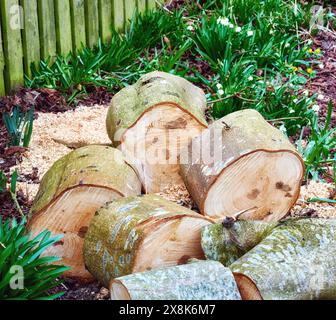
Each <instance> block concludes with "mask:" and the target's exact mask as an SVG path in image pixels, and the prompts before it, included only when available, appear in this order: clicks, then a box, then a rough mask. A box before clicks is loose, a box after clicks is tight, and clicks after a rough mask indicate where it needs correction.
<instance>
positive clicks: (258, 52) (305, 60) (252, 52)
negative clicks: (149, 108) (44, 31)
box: [26, 0, 335, 177]
mask: <svg viewBox="0 0 336 320" xmlns="http://www.w3.org/2000/svg"><path fill="white" fill-rule="evenodd" d="M312 5H314V2H313V1H312V2H310V3H309V4H306V5H302V4H301V2H300V1H296V0H264V1H262V0H234V1H233V0H221V1H216V0H208V1H197V2H195V1H186V4H185V6H184V7H183V8H182V9H181V10H175V11H171V12H167V11H166V10H159V11H157V12H148V13H146V14H144V15H139V14H136V15H135V16H134V17H133V20H132V23H131V26H130V29H129V31H128V32H126V34H124V35H119V34H117V33H116V32H114V33H113V35H112V39H111V42H110V43H101V42H99V43H98V44H97V46H96V47H94V48H92V49H89V48H85V49H83V50H82V51H80V52H78V53H77V54H76V55H72V54H70V55H68V56H67V57H61V56H59V57H57V59H56V61H55V62H54V63H51V62H50V61H42V62H41V63H40V64H39V65H38V66H33V67H32V78H31V79H28V78H27V79H26V84H27V86H28V87H33V88H35V87H48V88H54V89H57V90H60V91H62V92H63V93H64V95H65V96H66V98H67V100H68V102H69V103H70V104H75V103H77V101H78V99H79V98H80V97H81V96H83V95H85V94H86V93H87V92H88V89H90V88H92V87H95V86H97V87H98V86H102V87H105V88H107V90H109V91H111V92H112V93H115V92H117V91H118V90H120V89H121V88H123V87H124V86H127V85H129V84H132V83H134V82H135V81H136V80H137V79H139V77H140V76H142V75H143V74H145V73H147V72H150V71H154V70H161V71H165V72H169V73H172V74H176V75H179V76H183V77H185V78H187V79H188V80H190V81H192V82H194V83H195V84H196V85H199V86H202V87H203V88H206V91H207V92H206V93H207V97H208V102H209V105H211V106H212V107H213V108H212V110H213V116H214V117H215V118H220V117H222V116H225V115H226V114H229V113H231V112H234V111H237V110H241V109H245V108H254V109H256V110H258V111H259V112H260V113H261V114H262V115H263V116H264V117H265V118H266V119H268V120H270V121H271V122H272V123H273V124H274V125H275V126H278V127H279V128H281V129H282V130H283V131H284V132H285V133H286V134H288V135H290V136H294V135H299V134H300V132H301V130H302V128H304V127H305V126H310V125H313V127H314V128H313V132H315V135H313V136H311V137H310V139H312V140H314V141H315V140H316V139H317V138H316V136H320V135H321V130H323V129H322V128H320V124H319V123H318V121H317V120H316V119H317V117H316V114H315V112H314V110H313V108H312V107H313V105H314V104H316V99H315V96H305V95H303V94H302V91H303V88H304V87H305V86H309V83H310V81H312V79H313V78H314V76H315V71H314V70H315V69H316V68H317V65H318V64H319V63H320V62H319V61H320V58H321V55H322V54H323V52H321V53H315V52H312V50H310V49H311V44H310V43H309V42H307V41H306V40H304V39H303V38H302V37H301V35H300V31H301V30H302V29H303V28H305V29H307V30H309V31H310V32H311V34H314V33H315V32H316V30H314V29H312V28H309V21H311V19H312V14H311V7H312ZM327 18H328V19H329V23H331V24H333V23H334V22H335V17H334V16H333V15H331V14H328V15H327ZM198 63H203V64H206V65H207V66H208V68H207V71H206V73H204V71H201V72H200V71H199V70H198V69H197V64H198ZM319 139H320V138H318V141H319ZM319 145H320V144H319V143H318V142H317V143H316V144H314V146H312V143H311V144H309V148H311V149H308V150H301V152H302V153H303V154H304V155H305V159H306V163H307V166H308V176H309V177H311V176H313V177H316V175H318V176H319V175H320V173H324V171H325V170H324V168H323V166H320V165H316V166H315V165H314V164H313V163H316V161H317V162H318V161H320V160H319V158H318V156H315V155H316V154H320V149H319V148H320V147H319ZM331 145H332V143H331ZM315 148H316V149H318V150H316V152H312V151H311V150H314V149H315ZM324 157H325V155H324ZM330 157H331V156H327V157H326V158H328V161H329V160H330ZM331 160H332V159H331ZM314 170H315V171H314Z"/></svg>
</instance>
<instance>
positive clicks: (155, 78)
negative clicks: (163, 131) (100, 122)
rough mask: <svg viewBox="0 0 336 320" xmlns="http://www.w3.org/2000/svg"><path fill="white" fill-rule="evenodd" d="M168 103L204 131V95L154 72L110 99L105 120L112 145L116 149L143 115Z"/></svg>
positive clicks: (187, 84) (197, 90)
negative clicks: (127, 131) (192, 118)
mask: <svg viewBox="0 0 336 320" xmlns="http://www.w3.org/2000/svg"><path fill="white" fill-rule="evenodd" d="M167 103H169V104H173V105H176V107H179V108H181V109H182V110H184V111H185V112H187V113H189V114H191V115H192V116H193V117H194V118H195V119H196V120H197V121H198V122H199V123H200V124H201V125H202V126H204V127H207V122H206V120H205V117H204V111H205V109H206V98H205V95H204V92H203V91H202V90H201V89H199V88H197V87H196V86H194V85H193V84H192V83H190V82H189V81H187V80H185V79H183V78H181V77H177V76H174V75H171V74H169V73H164V72H158V71H155V72H151V73H149V74H147V75H145V76H143V77H142V78H141V79H140V80H139V81H138V82H137V83H135V84H134V85H132V86H129V87H126V88H124V89H123V90H121V91H120V92H119V93H118V94H116V95H115V96H114V98H113V99H112V103H111V107H110V109H109V111H108V115H107V120H106V126H107V132H108V135H109V137H110V139H111V141H112V142H113V143H114V145H115V146H118V145H119V144H120V141H121V138H122V136H123V134H124V133H125V132H126V130H128V129H129V128H131V127H132V126H134V125H135V123H136V122H137V121H138V120H139V119H140V118H141V116H142V115H143V114H144V113H145V112H147V111H149V110H150V109H152V108H153V107H155V106H158V105H160V104H167Z"/></svg>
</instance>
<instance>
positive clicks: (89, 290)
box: [50, 280, 105, 300]
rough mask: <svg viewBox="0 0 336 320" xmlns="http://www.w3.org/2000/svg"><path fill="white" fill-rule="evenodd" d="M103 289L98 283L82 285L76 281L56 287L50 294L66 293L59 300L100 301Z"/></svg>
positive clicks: (68, 281) (66, 282)
mask: <svg viewBox="0 0 336 320" xmlns="http://www.w3.org/2000/svg"><path fill="white" fill-rule="evenodd" d="M101 288H102V286H101V285H100V284H99V283H97V282H94V283H90V284H83V285H81V284H79V283H77V282H75V281H70V280H66V281H65V282H64V285H60V286H58V287H56V288H55V289H54V290H52V291H51V292H50V293H51V294H55V293H58V292H64V295H63V296H62V297H61V298H59V300H98V299H99V300H100V297H99V293H100V290H101ZM103 298H105V297H103Z"/></svg>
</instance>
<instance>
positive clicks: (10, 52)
mask: <svg viewBox="0 0 336 320" xmlns="http://www.w3.org/2000/svg"><path fill="white" fill-rule="evenodd" d="M0 6H1V23H2V31H3V44H4V56H5V72H4V77H5V86H6V91H7V93H9V92H10V91H11V90H15V89H16V88H17V87H18V86H19V85H21V84H22V83H23V52H22V39H21V24H22V21H21V18H22V17H21V11H20V7H19V1H18V0H1V1H0Z"/></svg>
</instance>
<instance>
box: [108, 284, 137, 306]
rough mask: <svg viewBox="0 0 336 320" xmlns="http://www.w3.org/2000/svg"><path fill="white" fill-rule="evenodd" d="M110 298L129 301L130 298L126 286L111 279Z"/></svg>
mask: <svg viewBox="0 0 336 320" xmlns="http://www.w3.org/2000/svg"><path fill="white" fill-rule="evenodd" d="M110 292H111V300H115V301H117V300H118V301H129V300H132V299H131V296H130V294H129V292H128V290H127V288H126V287H125V286H124V285H123V284H122V283H121V282H120V281H119V280H113V281H112V282H111V286H110Z"/></svg>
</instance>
